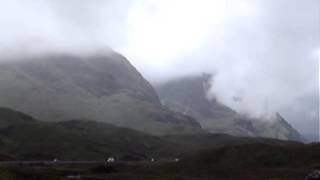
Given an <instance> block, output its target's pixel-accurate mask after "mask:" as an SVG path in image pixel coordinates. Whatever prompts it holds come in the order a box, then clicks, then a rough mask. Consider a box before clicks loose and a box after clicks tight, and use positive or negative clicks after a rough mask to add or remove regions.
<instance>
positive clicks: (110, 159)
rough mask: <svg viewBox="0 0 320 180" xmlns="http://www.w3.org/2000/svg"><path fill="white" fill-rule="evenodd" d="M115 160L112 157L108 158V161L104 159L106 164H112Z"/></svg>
mask: <svg viewBox="0 0 320 180" xmlns="http://www.w3.org/2000/svg"><path fill="white" fill-rule="evenodd" d="M115 161H116V160H115V158H114V157H109V158H108V159H106V163H114V162H115Z"/></svg>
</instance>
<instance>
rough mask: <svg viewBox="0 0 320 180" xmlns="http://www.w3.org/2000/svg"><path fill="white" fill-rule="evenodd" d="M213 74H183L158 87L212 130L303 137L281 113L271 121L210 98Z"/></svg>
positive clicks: (172, 104)
mask: <svg viewBox="0 0 320 180" xmlns="http://www.w3.org/2000/svg"><path fill="white" fill-rule="evenodd" d="M210 78H212V77H211V76H210V75H208V74H204V75H202V76H195V77H186V78H181V79H177V80H173V81H170V82H167V83H165V84H160V85H157V86H156V89H157V91H158V93H159V96H160V98H161V101H162V103H163V104H164V105H165V106H167V107H169V108H170V109H172V110H173V111H176V112H181V113H183V114H185V115H189V116H191V117H194V118H195V119H197V120H198V121H199V122H200V123H201V125H202V127H203V128H205V129H207V130H208V131H209V132H212V133H227V134H231V135H236V136H250V137H256V136H263V137H270V138H278V139H284V140H288V139H290V140H299V141H300V140H302V137H301V135H300V134H299V133H298V132H297V131H296V130H295V129H294V128H293V127H292V126H291V125H290V124H289V123H288V122H287V121H286V120H285V119H283V117H281V116H280V115H279V114H276V115H275V117H274V118H273V119H272V120H268V121H266V120H262V119H252V118H249V117H247V116H245V115H240V114H238V113H237V112H235V111H233V110H232V109H230V108H229V107H227V106H225V105H223V104H221V103H219V102H218V101H217V100H216V99H212V100H209V99H208V98H207V91H208V88H209V87H210V83H209V81H210Z"/></svg>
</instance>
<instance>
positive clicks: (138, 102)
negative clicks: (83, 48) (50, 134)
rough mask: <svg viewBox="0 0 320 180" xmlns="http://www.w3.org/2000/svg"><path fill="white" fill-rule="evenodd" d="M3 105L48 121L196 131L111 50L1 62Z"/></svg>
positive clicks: (196, 125)
mask: <svg viewBox="0 0 320 180" xmlns="http://www.w3.org/2000/svg"><path fill="white" fill-rule="evenodd" d="M0 99H1V101H0V106H2V107H8V108H13V109H16V110H19V111H22V112H25V113H28V114H30V115H31V116H33V117H35V118H37V119H41V120H45V121H64V120H70V119H87V120H97V121H101V122H108V123H112V124H115V125H118V126H122V127H128V128H133V129H136V130H140V131H143V132H147V133H151V134H154V135H163V134H176V133H178V134H179V133H197V132H201V131H202V129H201V127H200V125H199V123H197V122H196V121H195V120H194V119H192V118H190V117H188V116H185V115H182V114H181V113H177V112H172V111H171V110H169V109H167V108H165V107H163V106H161V104H160V100H159V97H158V95H157V93H156V92H155V90H154V89H153V87H152V86H151V85H150V84H149V83H148V82H147V81H146V80H145V79H144V78H143V77H142V76H141V74H140V73H139V72H138V71H137V70H136V69H135V68H134V67H133V66H132V65H131V64H130V63H129V61H128V60H127V59H126V58H124V57H123V56H121V55H120V54H117V53H115V52H112V51H110V52H109V51H108V52H102V53H101V52H97V53H92V54H87V55H75V54H66V53H47V54H41V55H40V54H38V55H26V56H15V57H7V58H6V59H1V60H0Z"/></svg>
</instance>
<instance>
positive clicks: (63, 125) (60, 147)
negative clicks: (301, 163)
mask: <svg viewBox="0 0 320 180" xmlns="http://www.w3.org/2000/svg"><path fill="white" fill-rule="evenodd" d="M252 143H260V144H266V145H276V146H302V145H303V144H301V143H298V142H293V141H280V140H276V139H267V138H249V137H234V136H230V135H225V134H206V133H202V134H197V135H195V134H188V135H187V134H185V135H183V134H181V135H169V136H162V137H158V136H152V135H149V134H145V133H142V132H138V131H136V130H132V129H128V128H121V127H117V126H114V125H111V124H108V123H103V122H95V121H87V120H69V121H63V122H44V121H39V120H37V119H34V118H33V117H31V116H29V115H27V114H24V113H21V112H18V111H15V110H11V109H8V108H0V145H1V150H0V155H1V157H2V160H6V159H14V157H15V158H18V159H31V160H35V159H37V160H38V159H45V160H48V159H53V158H59V159H68V160H72V159H75V160H96V159H100V160H101V159H104V158H106V157H109V156H114V157H117V158H121V159H128V160H133V159H136V160H143V159H150V158H151V157H154V158H160V159H165V158H173V157H186V156H190V155H191V154H194V153H197V152H199V151H203V150H208V149H218V148H221V147H226V146H232V145H242V144H252ZM1 157H0V160H1Z"/></svg>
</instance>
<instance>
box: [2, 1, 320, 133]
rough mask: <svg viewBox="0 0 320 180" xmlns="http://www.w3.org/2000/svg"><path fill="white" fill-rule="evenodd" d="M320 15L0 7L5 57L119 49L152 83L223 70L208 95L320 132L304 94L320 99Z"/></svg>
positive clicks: (202, 7) (276, 6)
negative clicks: (6, 55) (48, 51)
mask: <svg viewBox="0 0 320 180" xmlns="http://www.w3.org/2000/svg"><path fill="white" fill-rule="evenodd" d="M319 8H320V1H318V0H308V1H301V0H281V1H279V0H153V1H149V0H108V1H101V0H90V1H87V0H68V1H64V0H55V1H50V0H24V1H19V0H0V26H1V28H0V51H1V52H2V53H4V54H5V53H9V54H10V53H12V54H17V53H18V52H21V51H35V52H41V51H47V50H54V51H70V52H76V53H77V52H84V51H91V50H95V49H100V48H106V47H111V48H113V49H115V50H117V51H119V52H121V53H123V54H124V55H125V56H127V57H128V58H129V60H130V61H131V62H132V63H133V64H134V65H135V66H136V67H137V68H138V69H139V70H140V71H141V72H142V74H143V75H144V76H145V77H146V78H147V79H148V80H150V81H151V82H152V83H162V82H165V81H167V80H170V79H174V78H179V77H182V76H189V75H197V74H201V73H202V72H208V73H215V74H216V76H215V78H214V81H213V82H212V83H213V86H212V89H211V91H210V92H209V96H211V97H213V96H214V97H216V98H217V99H218V100H220V101H221V102H223V103H224V104H226V105H228V106H230V107H231V108H233V109H235V110H237V111H239V112H242V113H247V114H250V115H252V116H266V115H270V114H273V113H274V112H277V111H280V112H282V113H283V114H285V115H286V117H288V120H289V121H290V122H291V123H293V124H294V125H297V126H299V129H300V130H301V131H304V132H311V131H312V132H317V131H318V130H319V126H318V118H319V104H318V101H312V100H313V98H304V97H316V96H319V95H318V93H319V69H318V68H319V66H318V63H319V48H320V43H319V42H320V41H319V32H320V27H319V26H320V25H319V22H320V10H319ZM235 97H238V98H240V99H241V101H237V102H235V101H234V98H235ZM301 99H303V100H301ZM306 107H308V108H306ZM294 114H297V115H294ZM317 114H318V115H317ZM297 117H299V118H297Z"/></svg>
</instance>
